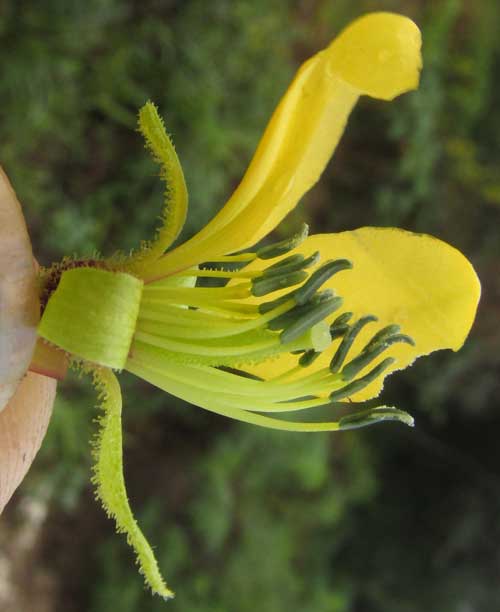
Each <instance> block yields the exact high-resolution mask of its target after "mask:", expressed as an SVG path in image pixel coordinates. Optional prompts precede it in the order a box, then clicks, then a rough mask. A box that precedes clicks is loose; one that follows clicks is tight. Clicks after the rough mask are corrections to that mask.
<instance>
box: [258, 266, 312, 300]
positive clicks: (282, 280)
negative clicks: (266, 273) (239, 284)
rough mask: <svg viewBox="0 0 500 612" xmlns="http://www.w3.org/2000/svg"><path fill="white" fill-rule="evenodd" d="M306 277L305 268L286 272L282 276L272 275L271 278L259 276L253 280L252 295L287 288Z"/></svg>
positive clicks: (261, 294)
mask: <svg viewBox="0 0 500 612" xmlns="http://www.w3.org/2000/svg"><path fill="white" fill-rule="evenodd" d="M306 278H307V272H304V270H299V271H297V272H291V273H290V274H284V275H282V276H272V277H271V278H265V277H263V276H259V277H258V278H254V279H253V281H252V295H254V296H255V297H261V296H263V295H267V294H268V293H272V292H273V291H279V290H280V289H286V288H287V287H291V286H292V285H298V284H299V283H301V282H302V281H303V280H304V279H306Z"/></svg>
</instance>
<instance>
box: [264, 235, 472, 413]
mask: <svg viewBox="0 0 500 612" xmlns="http://www.w3.org/2000/svg"><path fill="white" fill-rule="evenodd" d="M317 250H318V251H320V252H321V254H322V258H323V260H326V259H330V258H335V259H336V258H347V259H350V260H351V261H352V262H353V264H354V268H353V269H352V270H348V271H344V272H341V273H339V274H337V275H335V276H334V277H332V278H331V279H330V280H329V281H328V282H327V283H326V284H325V285H324V288H330V289H334V290H335V292H336V293H337V294H338V295H340V296H342V297H343V299H344V305H343V308H342V310H341V311H338V312H337V313H335V315H332V317H331V318H335V316H337V315H338V314H340V313H341V312H348V311H352V312H353V313H354V317H355V318H358V317H361V316H363V315H367V314H374V315H376V316H377V317H378V322H377V323H371V324H370V325H368V326H366V327H365V328H364V329H363V331H362V332H361V334H360V336H359V338H358V339H357V340H356V342H355V344H354V345H353V347H352V349H351V351H350V353H349V355H348V360H349V359H351V358H352V357H354V356H355V355H356V354H357V353H358V352H359V351H360V350H361V349H362V347H363V346H364V345H365V344H366V342H368V340H369V339H370V338H371V337H372V335H373V334H374V333H376V332H377V331H378V330H379V329H381V328H382V327H385V326H386V325H389V324H391V323H396V324H399V325H400V326H401V331H402V332H403V333H405V334H408V335H410V336H411V337H412V338H413V339H414V340H415V343H416V344H415V346H414V347H412V346H409V345H407V344H395V345H393V346H391V347H390V348H389V349H388V351H387V354H384V355H382V356H381V357H380V358H379V359H378V361H376V362H374V364H376V363H378V362H380V361H382V360H383V359H384V358H385V357H387V356H391V357H395V358H396V362H395V364H394V365H393V366H392V367H391V368H389V370H387V372H386V374H389V373H391V372H392V371H394V370H401V369H404V368H406V367H407V366H409V365H410V364H411V363H413V361H414V360H415V359H416V358H417V357H420V356H422V355H427V354H429V353H432V352H433V351H437V350H439V349H445V348H450V349H452V350H454V351H457V350H458V349H459V348H460V347H461V346H462V344H463V343H464V341H465V339H466V337H467V334H468V333H469V330H470V328H471V326H472V323H473V321H474V316H475V313H476V308H477V304H478V301H479V297H480V293H481V288H480V284H479V280H478V278H477V276H476V273H475V272H474V269H473V267H472V266H471V264H470V263H469V261H468V260H467V259H466V258H465V257H464V256H463V255H462V254H461V253H460V251H458V250H457V249H455V248H453V247H452V246H450V245H449V244H446V243H445V242H442V241H441V240H438V239H437V238H433V237H432V236H427V235H424V234H414V233H411V232H407V231H404V230H400V229H393V228H373V227H365V228H361V229H358V230H355V231H351V232H342V233H339V234H321V235H316V236H311V237H310V238H308V239H307V240H306V241H305V242H304V243H302V245H300V247H299V248H298V249H297V252H300V253H304V254H309V253H312V252H314V251H317ZM339 342H340V341H339V340H337V341H335V342H334V343H333V344H332V346H331V347H330V349H328V350H327V351H325V353H324V354H323V355H322V356H321V357H320V358H319V359H318V360H317V361H316V362H315V363H314V365H313V366H310V368H308V371H309V370H310V371H313V370H315V369H319V368H320V367H324V366H325V365H327V364H328V363H329V361H330V359H331V357H332V355H333V353H334V352H335V350H336V348H337V346H338V344H339ZM296 363H297V357H294V356H293V355H286V356H284V357H282V358H280V359H278V360H275V361H269V362H266V363H265V364H263V365H261V366H258V367H256V368H253V371H254V372H255V373H257V374H259V375H262V376H265V377H266V378H270V377H273V376H274V375H278V374H281V373H282V372H284V371H286V370H287V369H289V368H291V367H293V366H294V365H296ZM382 385H383V380H382V379H377V380H376V381H374V382H373V383H372V384H371V385H370V386H368V387H366V389H364V390H363V391H361V392H359V393H357V394H356V395H354V396H353V397H352V399H353V400H355V401H361V400H365V399H369V398H371V397H375V396H377V395H378V394H379V393H380V390H381V389H382Z"/></svg>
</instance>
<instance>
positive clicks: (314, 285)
mask: <svg viewBox="0 0 500 612" xmlns="http://www.w3.org/2000/svg"><path fill="white" fill-rule="evenodd" d="M351 268H352V263H351V262H350V261H349V260H347V259H336V260H332V261H328V262H326V263H325V264H323V265H322V266H321V267H320V268H318V269H317V270H316V271H315V272H313V273H312V274H311V276H310V277H309V278H308V280H307V282H305V283H304V284H303V285H302V287H300V288H299V289H297V290H296V291H295V300H296V302H297V304H305V303H306V302H308V301H309V300H310V299H311V297H312V296H313V295H314V294H315V293H316V291H317V290H318V289H319V288H320V287H321V285H323V283H325V282H326V281H327V280H328V279H329V278H331V277H332V276H333V275H334V274H336V273H337V272H340V271H341V270H349V269H351Z"/></svg>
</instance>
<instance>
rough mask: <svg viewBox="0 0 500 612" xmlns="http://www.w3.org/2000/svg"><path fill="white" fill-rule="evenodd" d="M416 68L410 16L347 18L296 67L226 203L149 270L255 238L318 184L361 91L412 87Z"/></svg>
mask: <svg viewBox="0 0 500 612" xmlns="http://www.w3.org/2000/svg"><path fill="white" fill-rule="evenodd" d="M420 67H421V57H420V32H419V30H418V28H417V26H416V25H415V24H414V23H413V22H412V21H411V20H409V19H408V18H406V17H403V16H401V15H395V14H392V13H373V14H369V15H366V16H365V17H362V18H360V19H358V20H356V21H355V22H354V23H352V24H351V25H350V26H349V27H348V28H347V29H346V30H344V31H343V32H342V33H341V34H340V36H339V37H338V38H337V39H335V40H334V41H333V43H332V44H331V45H330V46H329V47H328V48H327V49H325V50H324V51H321V52H320V53H318V54H316V55H315V56H314V57H312V58H311V59H309V60H308V61H307V62H306V63H305V64H303V66H302V67H301V68H300V70H299V71H298V73H297V75H296V77H295V79H294V81H293V82H292V84H291V85H290V87H289V89H288V91H287V92H286V94H285V96H284V97H283V99H282V100H281V102H280V104H279V106H278V107H277V109H276V111H275V112H274V114H273V116H272V118H271V120H270V122H269V124H268V126H267V129H266V131H265V133H264V136H263V137H262V140H261V142H260V144H259V146H258V148H257V151H256V153H255V155H254V158H253V160H252V162H251V164H250V166H249V168H248V170H247V172H246V174H245V176H244V177H243V180H242V181H241V183H240V185H239V187H238V188H237V190H236V191H235V193H234V194H233V196H232V197H231V198H230V200H229V201H228V202H227V204H226V205H225V206H224V208H223V209H222V210H221V211H220V212H219V213H218V214H217V215H216V216H215V218H214V219H213V220H212V221H211V222H210V223H209V224H208V225H207V226H206V227H205V228H204V229H203V230H201V232H199V233H198V234H197V235H196V236H195V237H194V238H192V239H191V240H189V241H188V242H186V243H185V244H183V245H181V246H180V247H178V248H176V249H175V250H174V251H172V252H171V253H168V254H167V255H166V256H164V258H162V259H161V260H160V261H159V262H157V263H156V264H154V265H153V266H152V267H151V269H150V273H149V276H150V277H151V278H155V277H158V276H161V275H165V274H171V273H173V272H176V271H179V270H181V269H185V268H188V267H190V266H191V265H193V264H196V263H200V262H201V261H207V260H210V259H211V258H212V259H213V258H215V257H217V256H218V255H219V256H220V255H223V254H226V253H231V252H235V251H238V250H242V249H245V248H248V247H250V246H252V245H253V244H255V243H256V242H258V241H259V240H261V239H262V238H263V237H264V236H266V235H267V234H268V233H269V232H270V231H272V230H273V229H274V227H276V225H277V224H278V223H279V222H280V221H281V220H282V219H283V218H284V217H285V216H286V215H287V214H288V213H289V212H290V211H291V210H292V209H293V208H294V207H295V206H296V205H297V203H298V201H299V200H300V198H301V197H302V196H303V195H304V194H305V193H306V192H307V191H308V190H309V189H310V188H311V187H312V186H313V185H314V184H315V183H316V182H317V180H318V179H319V177H320V175H321V173H322V171H323V169H324V167H325V165H326V164H327V162H328V160H329V159H330V157H331V156H332V154H333V152H334V150H335V148H336V146H337V144H338V142H339V140H340V138H341V136H342V134H343V132H344V129H345V126H346V122H347V119H348V117H349V114H350V112H351V110H352V108H353V106H354V105H355V103H356V101H357V100H358V98H359V96H360V95H363V94H367V95H370V96H373V97H376V98H382V99H384V100H389V99H392V98H393V97H395V96H396V95H398V94H400V93H403V92H404V91H407V90H409V89H414V88H415V87H417V85H418V78H419V71H420ZM146 280H147V279H146Z"/></svg>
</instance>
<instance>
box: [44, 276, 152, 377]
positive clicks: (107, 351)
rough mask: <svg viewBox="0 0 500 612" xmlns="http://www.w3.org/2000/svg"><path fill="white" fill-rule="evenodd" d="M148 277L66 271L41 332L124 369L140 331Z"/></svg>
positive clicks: (66, 347)
mask: <svg viewBox="0 0 500 612" xmlns="http://www.w3.org/2000/svg"><path fill="white" fill-rule="evenodd" d="M142 287H143V282H142V281H141V280H139V279H137V278H135V277H134V276H131V275H130V274H125V273H123V272H110V271H108V270H102V269H98V268H76V269H73V270H67V271H66V272H64V273H63V275H62V276H61V280H60V282H59V285H58V286H57V289H56V290H55V291H54V293H53V294H52V296H51V297H50V299H49V301H48V303H47V306H46V308H45V311H44V313H43V316H42V318H41V321H40V323H39V325H38V334H39V336H41V337H42V338H44V339H45V340H48V341H49V342H52V344H55V345H56V346H58V347H60V348H62V349H64V350H65V351H67V352H68V353H70V354H71V355H74V356H76V357H79V358H82V359H85V360H86V361H90V362H93V363H97V364H99V365H102V366H107V367H110V368H115V369H118V370H121V369H122V368H123V367H124V366H125V363H126V361H127V357H128V353H129V349H130V345H131V343H132V336H133V335H134V331H135V327H136V322H137V316H138V314H139V305H140V301H141V296H142Z"/></svg>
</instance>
